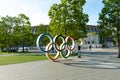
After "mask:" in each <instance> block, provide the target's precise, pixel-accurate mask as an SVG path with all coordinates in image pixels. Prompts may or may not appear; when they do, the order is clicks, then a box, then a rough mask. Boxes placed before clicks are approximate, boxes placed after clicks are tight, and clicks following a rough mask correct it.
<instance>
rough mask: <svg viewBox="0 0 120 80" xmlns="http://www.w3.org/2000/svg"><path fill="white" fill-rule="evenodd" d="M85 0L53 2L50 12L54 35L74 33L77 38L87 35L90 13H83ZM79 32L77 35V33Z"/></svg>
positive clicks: (51, 27) (51, 28)
mask: <svg viewBox="0 0 120 80" xmlns="http://www.w3.org/2000/svg"><path fill="white" fill-rule="evenodd" d="M85 2H86V1H85V0H61V3H60V4H53V5H52V6H51V8H50V10H49V12H48V15H49V18H50V30H51V34H52V35H58V34H62V35H63V36H68V35H72V36H74V37H75V39H79V38H80V37H85V36H86V34H87V32H86V28H85V25H86V23H87V22H88V15H87V14H85V13H83V8H82V7H83V5H84V4H85ZM76 34H77V35H76Z"/></svg>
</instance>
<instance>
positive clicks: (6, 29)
mask: <svg viewBox="0 0 120 80" xmlns="http://www.w3.org/2000/svg"><path fill="white" fill-rule="evenodd" d="M14 19H15V18H14V17H11V16H8V15H7V16H6V17H1V19H0V46H1V47H6V48H7V51H8V49H9V48H10V47H11V46H13V45H14V42H13V40H14V39H13V38H12V37H13V33H12V32H13V27H14V24H15V23H14Z"/></svg>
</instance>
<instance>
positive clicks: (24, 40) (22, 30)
mask: <svg viewBox="0 0 120 80" xmlns="http://www.w3.org/2000/svg"><path fill="white" fill-rule="evenodd" d="M16 22H17V25H16V26H15V27H14V34H15V38H16V42H17V43H18V45H21V46H22V47H23V52H24V47H25V45H26V46H29V44H30V39H31V38H30V36H31V24H30V21H29V18H28V17H27V16H26V15H25V14H19V15H18V17H17V18H16Z"/></svg>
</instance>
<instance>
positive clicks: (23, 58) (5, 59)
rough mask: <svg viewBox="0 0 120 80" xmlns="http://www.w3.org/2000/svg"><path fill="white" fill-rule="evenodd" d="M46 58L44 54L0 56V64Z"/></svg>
mask: <svg viewBox="0 0 120 80" xmlns="http://www.w3.org/2000/svg"><path fill="white" fill-rule="evenodd" d="M45 59H47V58H46V56H44V55H43V56H0V65H7V64H16V63H24V62H31V61H39V60H45Z"/></svg>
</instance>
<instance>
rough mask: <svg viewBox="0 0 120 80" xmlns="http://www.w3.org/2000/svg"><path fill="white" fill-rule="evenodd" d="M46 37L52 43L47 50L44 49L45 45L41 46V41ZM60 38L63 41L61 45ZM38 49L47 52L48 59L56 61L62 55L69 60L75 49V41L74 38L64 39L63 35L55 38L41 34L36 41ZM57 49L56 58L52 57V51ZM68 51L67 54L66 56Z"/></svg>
mask: <svg viewBox="0 0 120 80" xmlns="http://www.w3.org/2000/svg"><path fill="white" fill-rule="evenodd" d="M44 37H48V38H49V40H50V42H49V43H48V44H47V45H46V47H45V49H44V48H43V45H42V44H41V41H42V40H43V38H44ZM58 38H60V39H61V40H62V43H61V44H60V45H59V44H58V41H57V39H58ZM70 40H71V45H70V44H69V43H68V41H70ZM36 44H37V47H38V48H39V49H40V50H41V51H42V52H45V54H46V56H47V58H48V59H50V60H53V61H55V60H56V59H58V58H59V55H61V56H62V57H63V58H68V57H69V56H70V54H71V52H72V50H73V49H74V48H75V40H74V38H73V37H72V36H67V37H66V38H64V37H63V36H62V35H56V36H55V37H54V38H53V37H52V36H51V35H50V34H40V35H39V36H38V38H37V41H36ZM53 48H54V49H55V50H56V51H57V52H56V54H55V56H54V57H51V55H50V51H52V49H53ZM65 50H66V54H64V52H65Z"/></svg>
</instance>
